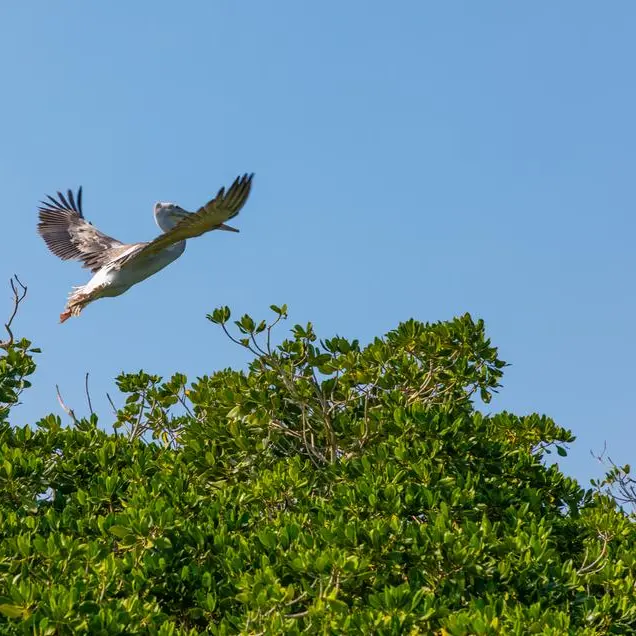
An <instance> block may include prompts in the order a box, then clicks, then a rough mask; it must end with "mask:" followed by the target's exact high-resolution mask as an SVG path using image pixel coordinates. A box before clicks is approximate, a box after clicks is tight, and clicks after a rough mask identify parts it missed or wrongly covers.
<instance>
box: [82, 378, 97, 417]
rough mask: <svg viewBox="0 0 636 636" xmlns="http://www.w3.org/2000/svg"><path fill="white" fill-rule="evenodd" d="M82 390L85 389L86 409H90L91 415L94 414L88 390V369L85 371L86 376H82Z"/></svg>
mask: <svg viewBox="0 0 636 636" xmlns="http://www.w3.org/2000/svg"><path fill="white" fill-rule="evenodd" d="M84 390H85V391H86V401H87V402H88V410H89V411H90V413H91V415H94V414H95V413H94V412H93V405H92V403H91V394H90V392H89V390H88V371H87V372H86V377H85V378H84Z"/></svg>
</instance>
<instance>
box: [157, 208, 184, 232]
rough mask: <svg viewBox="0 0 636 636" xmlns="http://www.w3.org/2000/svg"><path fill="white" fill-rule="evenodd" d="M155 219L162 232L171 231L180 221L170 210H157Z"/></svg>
mask: <svg viewBox="0 0 636 636" xmlns="http://www.w3.org/2000/svg"><path fill="white" fill-rule="evenodd" d="M155 221H156V222H157V225H158V226H159V228H160V229H161V231H162V232H164V233H165V232H169V231H170V230H171V229H172V228H173V227H174V226H175V225H176V224H177V223H178V222H179V219H177V218H175V217H174V216H173V215H172V214H170V211H169V210H157V212H155Z"/></svg>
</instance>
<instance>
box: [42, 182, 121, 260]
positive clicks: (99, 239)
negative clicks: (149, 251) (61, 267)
mask: <svg viewBox="0 0 636 636" xmlns="http://www.w3.org/2000/svg"><path fill="white" fill-rule="evenodd" d="M47 198H48V201H42V202H41V205H40V207H39V210H40V222H39V223H38V232H39V233H40V236H41V237H42V238H43V239H44V242H45V243H46V245H47V247H48V248H49V249H50V250H51V252H53V254H55V255H56V256H59V257H60V258H61V259H63V260H65V261H66V260H71V259H77V260H80V261H82V262H83V263H84V265H83V266H84V267H88V268H89V269H90V270H91V271H93V272H96V271H97V270H98V269H100V268H101V267H103V266H104V265H106V264H107V263H109V262H110V261H111V260H112V258H113V257H114V256H116V255H117V254H119V253H121V252H124V251H126V249H127V248H128V247H129V246H127V245H124V244H123V243H121V242H120V241H118V240H117V239H114V238H112V237H111V236H107V235H106V234H104V233H103V232H100V231H99V230H97V229H95V228H94V227H93V226H92V225H91V224H90V223H89V222H88V221H86V220H85V219H84V214H83V213H82V188H81V187H80V189H79V190H78V191H77V199H76V198H75V197H74V196H73V192H72V191H71V190H69V191H68V194H67V196H64V195H63V194H62V193H61V192H58V193H57V199H54V198H53V197H51V196H48V195H47Z"/></svg>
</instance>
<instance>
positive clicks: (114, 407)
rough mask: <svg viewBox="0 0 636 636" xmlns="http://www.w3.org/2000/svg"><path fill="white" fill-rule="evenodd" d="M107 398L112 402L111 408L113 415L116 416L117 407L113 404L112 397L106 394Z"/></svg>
mask: <svg viewBox="0 0 636 636" xmlns="http://www.w3.org/2000/svg"><path fill="white" fill-rule="evenodd" d="M106 397H107V398H108V401H109V402H110V406H111V408H112V409H113V413H114V414H115V415H117V407H116V406H115V404H114V403H113V399H112V398H111V397H110V395H109V394H108V393H106Z"/></svg>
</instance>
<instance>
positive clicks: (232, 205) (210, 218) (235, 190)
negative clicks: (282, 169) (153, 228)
mask: <svg viewBox="0 0 636 636" xmlns="http://www.w3.org/2000/svg"><path fill="white" fill-rule="evenodd" d="M253 177H254V175H253V174H249V175H248V174H244V175H243V176H242V177H237V178H236V179H235V180H234V183H233V184H232V185H231V186H230V187H229V188H228V190H227V192H226V191H225V188H221V189H220V190H219V192H218V194H217V195H216V197H214V199H212V200H211V201H209V202H208V203H206V204H205V205H204V206H202V207H200V208H199V209H198V210H197V211H196V212H194V213H193V214H190V215H189V216H187V217H186V218H184V219H182V220H181V221H179V222H178V223H177V224H176V225H175V226H174V227H173V228H172V229H171V230H170V231H168V232H165V233H164V234H161V235H159V236H158V237H157V238H156V239H154V240H153V241H150V242H149V243H147V244H146V245H145V246H144V247H143V248H142V249H140V250H137V251H135V252H133V253H131V254H130V255H127V256H125V257H123V258H121V259H120V260H119V266H120V267H121V266H123V265H127V264H130V262H131V261H133V260H137V259H138V258H143V257H146V256H149V255H151V254H156V253H158V252H161V250H163V249H165V248H166V247H168V246H170V245H173V244H174V243H178V242H179V241H183V240H185V239H190V238H194V237H195V236H201V234H205V233H206V232H209V231H210V230H215V229H217V228H218V227H219V226H221V225H222V224H223V223H225V221H228V220H229V219H232V218H234V217H235V216H236V215H237V214H238V213H239V212H240V211H241V208H242V207H243V206H244V205H245V202H246V201H247V197H248V196H249V194H250V189H251V187H252V178H253Z"/></svg>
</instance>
